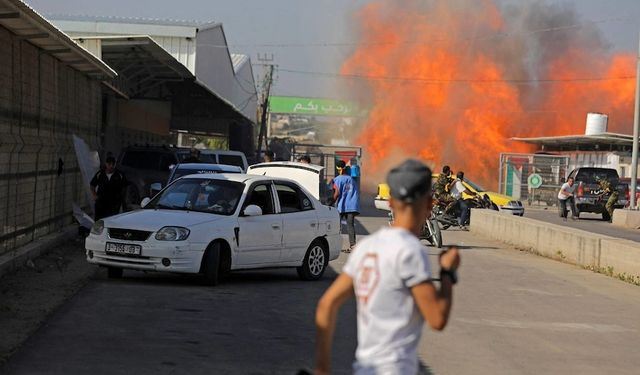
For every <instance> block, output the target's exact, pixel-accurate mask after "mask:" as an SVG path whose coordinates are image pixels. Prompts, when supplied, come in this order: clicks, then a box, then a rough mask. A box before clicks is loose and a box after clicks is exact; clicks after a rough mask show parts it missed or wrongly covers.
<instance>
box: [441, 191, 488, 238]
mask: <svg viewBox="0 0 640 375" xmlns="http://www.w3.org/2000/svg"><path fill="white" fill-rule="evenodd" d="M465 201H466V202H467V205H468V206H469V208H488V209H492V210H495V209H496V208H497V207H496V205H495V204H493V202H491V199H490V198H489V196H488V195H487V194H484V195H479V194H478V195H475V196H474V197H473V198H470V199H465ZM446 208H447V205H446V203H442V202H439V201H437V200H436V199H435V198H434V204H433V209H432V210H431V220H432V221H435V222H436V223H439V225H440V226H442V229H443V230H447V229H449V228H450V227H454V226H455V227H457V226H459V223H458V218H459V217H460V214H461V212H460V208H459V206H458V205H456V206H455V207H454V208H453V209H452V210H450V211H449V212H446ZM464 224H467V223H464Z"/></svg>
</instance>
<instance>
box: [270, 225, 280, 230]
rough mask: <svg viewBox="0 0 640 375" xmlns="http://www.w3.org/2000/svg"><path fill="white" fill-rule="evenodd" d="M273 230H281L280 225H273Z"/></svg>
mask: <svg viewBox="0 0 640 375" xmlns="http://www.w3.org/2000/svg"><path fill="white" fill-rule="evenodd" d="M271 228H273V229H280V225H278V224H271Z"/></svg>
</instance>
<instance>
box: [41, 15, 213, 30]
mask: <svg viewBox="0 0 640 375" xmlns="http://www.w3.org/2000/svg"><path fill="white" fill-rule="evenodd" d="M47 17H49V18H50V19H53V20H60V21H78V22H109V23H127V24H138V25H164V26H186V27H196V28H197V27H200V26H203V25H208V24H210V23H212V21H206V22H201V21H195V20H174V19H166V18H145V17H117V16H90V15H72V14H47Z"/></svg>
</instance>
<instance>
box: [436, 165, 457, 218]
mask: <svg viewBox="0 0 640 375" xmlns="http://www.w3.org/2000/svg"><path fill="white" fill-rule="evenodd" d="M452 181H454V179H453V178H452V177H451V168H450V167H449V166H448V165H445V166H444V167H442V173H441V174H440V176H438V179H437V180H436V182H435V184H433V197H434V198H435V199H436V200H437V201H438V202H437V204H438V205H440V206H441V207H446V209H445V212H446V211H447V209H448V208H449V206H451V205H452V203H453V202H454V200H453V197H452V196H451V194H449V185H450V184H451V182H452Z"/></svg>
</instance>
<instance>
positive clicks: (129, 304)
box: [0, 268, 356, 374]
mask: <svg viewBox="0 0 640 375" xmlns="http://www.w3.org/2000/svg"><path fill="white" fill-rule="evenodd" d="M105 274H106V272H104V271H101V272H100V273H99V276H98V277H97V278H95V279H94V280H92V282H91V283H90V284H89V285H88V286H87V287H86V288H84V289H83V290H82V291H81V292H80V293H79V294H78V295H76V296H75V297H74V298H73V299H72V300H70V301H69V302H68V303H67V304H66V305H65V306H63V307H62V308H61V309H60V310H59V311H58V312H57V313H56V314H54V316H53V317H52V318H51V319H50V320H49V322H48V324H47V326H44V327H42V328H41V329H40V330H39V331H38V332H37V333H36V334H35V335H34V336H32V337H31V339H30V340H29V341H28V342H27V344H26V345H25V346H24V347H23V348H22V349H21V350H19V351H18V353H17V354H16V355H15V356H14V357H13V358H12V359H11V360H10V361H9V362H8V364H7V366H6V367H5V368H3V369H0V372H2V373H3V374H4V373H7V374H88V373H91V374H131V373H141V374H142V373H145V374H147V373H149V374H151V373H154V374H178V373H191V374H249V373H250V374H294V373H296V370H297V369H299V368H312V367H313V351H314V340H315V325H314V316H315V308H316V304H317V301H318V299H319V297H320V296H321V295H322V293H323V292H324V291H325V289H326V288H327V287H328V285H329V284H330V283H331V282H332V281H333V280H334V279H335V278H336V277H337V274H336V273H335V271H333V270H332V269H331V268H328V269H327V271H326V273H325V275H324V277H323V278H322V279H321V280H318V281H315V282H307V281H301V280H299V279H298V276H297V274H296V271H295V270H294V269H270V270H256V271H243V272H237V273H232V274H230V275H229V277H228V278H227V279H226V280H225V281H224V282H223V283H221V284H220V285H218V286H216V287H205V286H201V285H199V280H198V278H197V277H191V276H180V275H165V274H152V273H148V274H145V273H142V272H125V274H124V278H123V279H121V280H109V279H106V276H105ZM355 346H356V323H355V303H354V302H353V301H351V302H349V303H347V304H346V305H345V306H344V307H343V308H342V309H341V311H340V318H339V322H338V326H337V328H336V335H335V346H334V353H333V363H334V365H333V367H334V373H336V374H349V373H351V363H352V361H353V355H354V352H355ZM88 358H91V360H88Z"/></svg>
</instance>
